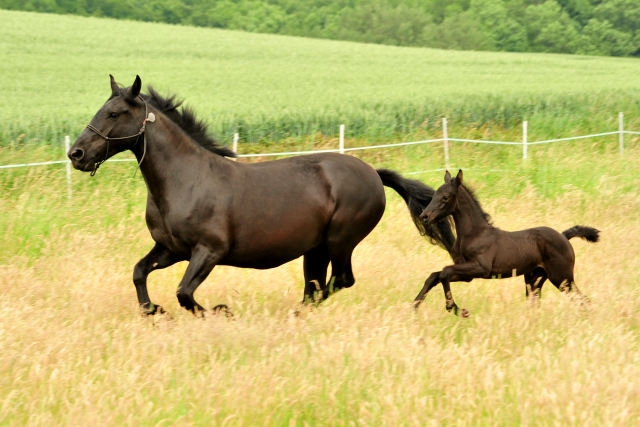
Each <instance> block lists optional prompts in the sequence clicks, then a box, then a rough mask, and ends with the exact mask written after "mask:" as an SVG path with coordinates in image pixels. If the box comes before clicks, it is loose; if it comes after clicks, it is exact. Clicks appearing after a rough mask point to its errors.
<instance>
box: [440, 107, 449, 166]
mask: <svg viewBox="0 0 640 427" xmlns="http://www.w3.org/2000/svg"><path fill="white" fill-rule="evenodd" d="M442 138H443V139H444V166H445V168H446V169H447V170H449V169H450V167H449V134H448V132H447V119H446V118H443V119H442Z"/></svg>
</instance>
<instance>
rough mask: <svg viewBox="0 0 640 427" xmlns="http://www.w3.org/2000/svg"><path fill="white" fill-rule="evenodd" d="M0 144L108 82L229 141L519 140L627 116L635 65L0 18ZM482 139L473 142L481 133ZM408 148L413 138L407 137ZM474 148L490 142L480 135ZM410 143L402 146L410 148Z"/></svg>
mask: <svg viewBox="0 0 640 427" xmlns="http://www.w3.org/2000/svg"><path fill="white" fill-rule="evenodd" d="M0 22H2V23H3V24H2V26H0V73H1V75H2V76H3V90H2V91H0V104H1V105H5V106H10V108H1V109H0V120H2V123H3V126H2V128H1V130H0V145H4V146H7V145H11V144H18V145H19V144H23V143H25V142H35V143H43V142H44V143H48V142H56V143H60V141H61V140H62V136H63V135H67V134H70V135H77V134H78V132H79V131H80V130H81V129H83V128H84V125H85V124H86V122H87V121H88V120H89V118H90V117H91V115H92V114H93V112H95V111H96V109H97V108H98V107H99V106H100V105H102V103H103V102H104V100H105V97H106V96H108V94H109V86H108V75H109V74H113V75H114V76H115V77H116V78H117V79H118V81H119V82H121V83H123V84H126V85H130V84H131V83H132V82H133V79H134V78H135V75H136V74H139V75H140V76H141V78H142V81H143V84H144V85H145V86H146V85H147V84H153V85H154V86H155V87H156V88H157V89H159V90H160V91H162V92H168V91H176V92H178V94H179V95H180V96H181V97H183V98H185V99H186V103H187V104H188V105H190V106H192V107H193V108H194V109H195V110H196V112H198V114H199V115H200V117H202V118H204V119H205V120H207V122H209V123H211V125H212V130H213V131H214V132H215V133H216V134H217V135H218V136H219V137H220V138H222V139H224V140H227V141H228V140H229V139H230V138H231V136H232V134H233V133H234V132H240V134H241V141H242V142H269V141H271V142H273V141H281V140H282V139H284V138H306V137H308V136H313V135H316V134H321V135H335V134H336V133H337V131H338V126H339V125H340V124H341V123H345V124H346V125H347V135H348V136H349V137H352V138H366V139H367V140H370V141H371V140H375V139H383V140H386V139H389V138H395V137H397V136H401V137H410V136H409V135H410V134H412V133H416V132H417V133H421V132H422V133H424V132H427V133H433V132H439V131H440V123H441V120H440V119H441V117H443V116H445V115H446V116H447V117H448V118H449V120H450V126H451V129H452V131H453V132H456V134H458V135H459V133H458V132H460V131H461V129H481V132H485V131H486V129H487V128H489V129H493V130H497V129H507V130H509V129H514V130H515V131H517V132H518V134H519V132H520V127H521V122H522V120H529V123H530V132H531V136H532V140H533V139H535V138H552V137H556V136H558V135H562V136H565V135H566V133H567V129H571V130H574V129H579V131H580V132H588V131H590V130H596V131H602V129H608V128H611V127H614V128H615V127H616V124H615V120H616V114H617V112H618V111H624V112H625V113H626V114H627V116H628V117H629V118H634V117H638V116H640V109H639V106H638V102H637V100H638V99H639V98H640V79H638V78H636V77H635V76H638V75H639V74H640V62H638V61H637V60H636V59H634V58H604V57H587V56H577V55H544V54H521V53H501V52H457V51H443V50H437V49H425V48H405V47H393V46H381V45H374V44H360V43H350V42H340V41H330V40H317V39H308V38H299V37H284V36H277V35H266V34H254V33H247V32H241V31H228V30H219V29H212V28H194V27H185V26H173V25H167V24H157V23H143V22H131V21H121V20H113V19H103V18H86V17H78V16H60V15H51V14H36V13H25V12H13V11H4V10H0ZM482 129H484V130H482ZM418 136H419V135H418ZM486 136H489V134H487V135H486ZM411 137H413V136H411Z"/></svg>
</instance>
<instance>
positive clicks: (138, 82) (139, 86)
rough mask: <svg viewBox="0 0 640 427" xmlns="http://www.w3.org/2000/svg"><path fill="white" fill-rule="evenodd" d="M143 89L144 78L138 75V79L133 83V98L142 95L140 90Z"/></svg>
mask: <svg viewBox="0 0 640 427" xmlns="http://www.w3.org/2000/svg"><path fill="white" fill-rule="evenodd" d="M141 89H142V80H140V76H136V80H135V81H134V82H133V85H131V98H134V99H135V98H136V97H137V96H138V95H140V90H141Z"/></svg>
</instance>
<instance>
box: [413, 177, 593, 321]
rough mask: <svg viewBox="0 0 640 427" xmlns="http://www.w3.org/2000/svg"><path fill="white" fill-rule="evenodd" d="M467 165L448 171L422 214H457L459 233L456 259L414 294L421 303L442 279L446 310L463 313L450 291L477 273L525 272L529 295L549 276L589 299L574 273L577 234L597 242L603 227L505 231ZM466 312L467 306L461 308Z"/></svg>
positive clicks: (433, 217)
mask: <svg viewBox="0 0 640 427" xmlns="http://www.w3.org/2000/svg"><path fill="white" fill-rule="evenodd" d="M462 180H463V177H462V170H460V172H458V176H456V177H455V178H452V177H451V174H449V172H448V171H447V172H446V174H445V177H444V182H445V184H444V185H442V186H441V187H440V188H438V190H437V191H436V193H435V194H434V196H433V198H432V199H431V203H429V205H428V206H427V207H426V208H425V210H424V211H423V212H422V214H421V215H420V217H421V218H422V219H423V220H424V221H425V222H426V223H428V224H433V223H434V222H437V221H440V220H442V219H443V218H445V217H447V216H448V215H452V216H453V220H454V222H455V225H456V234H457V238H456V241H455V243H454V245H453V248H452V250H451V255H452V257H453V262H454V265H449V266H447V267H445V268H444V269H443V270H442V271H437V272H435V273H432V274H431V275H430V276H429V278H427V280H426V281H425V283H424V286H423V288H422V290H421V291H420V293H419V294H418V296H417V297H416V299H415V302H414V304H415V306H416V307H418V305H420V303H421V302H422V300H424V298H425V297H426V296H427V293H428V292H429V291H430V290H431V289H432V288H433V287H434V286H436V285H437V284H438V283H442V287H443V288H444V295H445V299H446V302H447V310H448V311H451V310H453V311H454V312H455V314H458V306H457V305H456V303H455V302H454V301H453V297H452V296H451V287H450V285H449V283H450V282H470V281H471V280H473V279H475V278H481V279H489V278H497V279H501V278H506V277H513V276H520V275H524V280H525V284H526V294H527V297H528V298H530V299H532V300H534V301H535V300H537V299H538V298H539V297H540V292H541V290H542V285H543V284H544V282H545V281H546V280H547V279H549V281H551V283H553V284H554V285H555V287H556V288H558V289H559V290H560V291H561V292H564V293H567V294H570V295H573V296H575V297H576V298H577V299H579V300H581V301H582V302H588V301H589V300H588V298H587V297H585V296H584V295H583V294H582V293H581V292H580V290H579V289H578V287H577V286H576V285H575V282H574V279H573V267H574V264H575V253H574V252H573V247H572V246H571V243H569V239H571V238H573V237H581V238H583V239H585V240H587V241H589V242H597V241H598V238H599V231H598V230H596V229H595V228H591V227H583V226H580V225H577V226H575V227H571V228H570V229H568V230H566V231H564V232H563V233H562V234H561V233H558V232H557V231H555V230H553V229H551V228H549V227H536V228H530V229H527V230H521V231H513V232H509V231H503V230H500V229H499V228H495V227H493V226H492V225H491V222H490V217H489V215H488V214H487V213H485V212H484V211H483V210H482V208H481V207H480V203H478V201H477V200H476V198H475V197H474V196H473V193H471V192H470V191H469V190H468V189H467V188H466V187H465V186H464V185H463V184H462ZM462 314H463V315H467V312H466V310H463V311H462Z"/></svg>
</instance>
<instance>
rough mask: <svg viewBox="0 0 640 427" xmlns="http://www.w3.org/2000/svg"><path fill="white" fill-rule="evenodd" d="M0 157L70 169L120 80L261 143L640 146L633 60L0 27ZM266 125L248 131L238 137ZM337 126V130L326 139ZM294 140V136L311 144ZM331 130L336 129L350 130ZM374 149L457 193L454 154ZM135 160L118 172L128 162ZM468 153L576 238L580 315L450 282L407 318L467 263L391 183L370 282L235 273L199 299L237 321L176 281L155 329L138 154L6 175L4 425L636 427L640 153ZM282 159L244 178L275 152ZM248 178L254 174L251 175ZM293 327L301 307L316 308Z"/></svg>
mask: <svg viewBox="0 0 640 427" xmlns="http://www.w3.org/2000/svg"><path fill="white" fill-rule="evenodd" d="M0 22H2V26H0V47H1V48H0V59H1V60H0V70H2V71H1V75H2V76H3V79H4V81H3V86H2V90H0V101H1V104H0V105H1V106H2V107H1V108H0V165H2V164H11V163H23V162H36V161H46V160H54V159H60V158H62V157H63V155H64V153H63V150H62V147H61V142H62V136H63V135H65V134H71V135H75V134H77V133H78V131H79V130H80V129H81V128H82V126H83V124H84V123H86V122H87V121H88V120H89V119H90V117H91V116H92V115H93V113H94V112H95V110H97V109H98V108H99V106H100V105H102V103H103V102H104V100H105V99H106V97H107V95H108V89H107V84H108V80H107V77H108V76H107V75H108V73H112V74H114V75H115V76H116V77H117V78H118V79H119V80H120V81H121V82H123V83H126V84H130V82H129V80H132V79H133V78H134V77H135V74H140V75H141V77H142V79H143V83H149V82H150V83H154V84H155V85H156V86H157V87H158V88H159V89H161V90H175V91H177V92H179V93H180V94H181V95H182V96H184V97H186V98H187V100H188V104H189V105H191V106H193V107H194V108H195V109H196V111H198V112H199V113H200V115H201V116H202V117H203V118H205V119H206V120H207V121H209V122H210V123H211V124H212V127H213V129H214V130H215V131H216V133H218V135H220V136H221V138H224V139H227V138H228V137H229V135H230V134H231V133H232V132H233V131H236V130H240V131H241V133H242V132H244V133H243V139H242V141H241V148H240V151H241V152H263V151H273V152H277V151H280V150H294V149H299V150H302V149H310V148H313V149H321V148H329V147H332V148H335V147H336V146H337V140H336V138H335V134H336V133H337V132H336V129H337V125H338V124H339V123H342V122H345V123H347V125H348V128H347V129H348V136H349V137H348V139H347V141H346V145H347V146H359V145H367V144H373V143H376V142H377V141H380V140H383V141H388V142H394V141H395V142H399V141H406V140H409V139H417V138H425V139H426V138H437V137H440V135H441V128H440V124H439V120H440V118H441V114H443V112H444V113H449V114H448V117H450V118H452V119H451V120H450V122H449V134H450V136H456V137H461V138H471V139H492V140H496V139H497V140H510V141H517V140H520V139H521V127H520V124H521V120H523V119H524V120H529V126H530V140H536V139H538V140H539V139H545V138H549V137H556V136H557V137H564V136H571V135H580V134H585V133H592V132H601V131H605V130H615V129H617V112H618V111H624V112H625V114H626V128H627V129H632V130H640V114H638V113H640V111H638V110H640V108H639V105H638V102H637V99H638V97H637V96H636V95H638V94H640V91H639V90H638V89H639V87H640V80H639V79H637V78H636V77H637V75H638V70H639V69H640V68H639V66H638V65H639V64H640V63H638V62H637V61H636V60H633V59H612V58H591V57H579V56H561V55H537V54H504V53H475V52H452V51H448V52H444V51H438V50H429V49H412V48H394V47H389V46H377V45H358V44H354V43H346V42H331V41H322V40H305V39H300V38H292V37H277V36H268V35H260V34H249V33H241V32H230V31H217V30H212V29H201V28H200V29H198V28H186V27H177V26H170V25H162V24H148V23H139V22H125V21H114V20H103V19H92V18H79V17H72V16H54V15H38V14H28V13H20V12H8V11H0ZM240 125H242V126H244V127H242V126H240ZM322 126H326V127H325V128H323V127H322ZM296 129H297V130H296ZM332 129H333V130H332ZM354 155H357V156H359V157H361V158H362V159H363V160H365V161H367V162H369V163H371V164H372V165H374V166H376V167H389V168H393V169H395V170H398V171H400V172H402V173H407V174H408V173H415V174H412V175H410V176H411V177H412V178H416V179H420V180H422V181H423V182H425V183H427V184H429V185H432V186H438V185H439V184H440V183H441V182H442V177H443V173H442V172H423V171H430V170H433V169H438V168H441V167H442V166H443V153H442V146H441V144H440V143H438V144H424V145H420V146H409V147H402V148H391V149H381V150H368V151H360V152H355V153H354ZM127 156H128V155H127V154H122V155H119V156H118V157H119V158H125V157H127ZM521 157H522V152H521V147H519V146H499V145H482V144H480V145H474V144H468V143H452V144H451V166H452V168H454V169H455V168H458V167H462V168H464V169H465V179H466V180H467V182H468V183H469V184H470V185H471V187H473V188H475V189H476V190H477V195H478V196H479V198H480V200H481V201H482V202H483V205H484V207H485V209H486V210H487V211H489V212H490V213H491V214H493V217H494V220H495V224H496V225H497V226H499V227H501V228H503V229H507V230H516V229H522V228H528V227H532V226H537V225H548V226H551V227H554V228H556V229H558V230H560V231H562V230H564V229H566V228H568V227H570V226H572V225H575V224H584V225H588V226H593V227H596V228H598V229H600V230H601V231H602V241H601V242H599V243H596V244H587V243H586V242H584V241H581V240H573V241H572V243H573V246H574V248H575V251H576V258H577V261H576V271H575V276H576V281H577V285H578V287H579V288H580V289H581V290H582V291H583V292H584V293H585V294H586V295H587V296H588V297H589V298H590V299H591V301H592V303H591V305H590V306H589V307H588V308H587V309H580V308H579V307H577V306H575V305H574V304H572V303H571V302H570V301H568V300H567V299H566V298H564V297H563V296H562V295H561V294H560V293H559V292H558V291H557V290H556V289H555V288H554V287H553V286H552V285H551V284H549V283H547V284H545V288H544V290H543V295H542V300H541V304H540V306H539V307H537V308H535V307H531V306H530V305H529V304H528V303H527V302H526V301H525V297H524V294H525V287H524V281H523V280H522V278H510V279H505V280H501V281H495V280H476V281H474V282H472V283H470V284H466V283H462V284H458V283H454V284H452V291H453V296H454V299H455V300H456V302H457V304H458V305H459V306H460V307H461V308H463V307H464V308H467V309H468V310H470V312H471V317H470V318H468V319H459V318H457V317H455V316H453V315H451V314H449V313H447V312H446V311H445V302H444V295H443V293H442V290H441V289H442V288H441V287H436V288H435V289H434V290H433V291H432V292H431V293H430V294H429V295H428V297H427V299H426V301H425V303H424V304H423V305H422V306H421V308H420V310H418V311H414V310H413V309H412V308H411V307H410V304H409V303H410V302H411V301H412V300H413V298H414V297H415V295H416V294H417V293H418V291H419V290H420V288H421V286H422V283H423V281H424V279H425V278H426V277H427V276H428V274H429V273H430V272H432V271H437V270H440V269H441V268H442V267H443V266H444V265H446V264H447V263H449V262H450V261H449V260H448V258H447V256H446V255H445V253H444V252H443V251H442V250H440V249H438V248H435V247H432V246H430V245H428V244H427V243H426V242H425V241H424V239H422V238H421V237H420V236H419V235H418V233H417V231H416V230H415V228H414V226H413V223H412V222H411V219H410V218H409V215H408V213H407V209H406V207H405V205H404V204H403V202H402V201H401V199H400V198H399V197H398V196H397V195H396V194H395V193H393V192H392V191H387V196H388V207H387V210H386V212H385V215H384V217H383V219H382V221H381V223H380V224H379V225H378V227H376V229H375V230H374V231H373V232H372V233H371V235H370V236H369V237H367V239H365V240H364V241H363V243H362V244H361V245H360V246H359V247H358V248H357V249H356V251H355V254H354V273H355V276H356V284H355V286H354V287H352V288H350V289H347V290H344V291H342V292H339V293H337V294H336V295H334V296H332V297H331V298H330V299H329V300H328V301H327V302H326V303H325V304H322V305H321V306H319V307H315V308H311V307H306V308H302V307H301V306H300V305H299V301H300V300H301V299H302V291H303V286H304V283H303V276H302V261H301V260H300V259H299V260H296V261H293V262H291V263H288V264H286V265H284V266H282V267H280V268H277V269H273V270H267V271H256V270H245V269H235V268H230V267H217V268H215V269H214V271H213V272H212V274H211V275H210V276H209V278H208V279H207V280H206V281H205V282H204V283H203V284H202V285H201V286H200V288H199V289H198V291H197V292H196V298H197V299H198V301H200V302H201V303H202V304H203V305H205V306H206V307H212V306H214V305H216V304H220V303H225V304H228V305H229V307H230V308H231V309H232V311H233V312H234V314H235V317H234V318H233V320H227V319H226V318H223V317H216V316H208V317H207V318H206V319H205V320H199V319H196V318H194V317H193V316H192V315H191V314H189V313H187V312H186V311H184V310H183V309H181V308H180V307H179V306H178V302H177V299H176V298H175V289H176V287H177V284H178V282H179V280H180V278H181V276H182V274H183V273H184V271H185V269H186V263H180V264H177V265H175V266H173V267H171V268H168V269H166V270H161V271H157V272H154V273H152V274H151V275H150V277H149V292H150V295H151V298H152V300H153V301H154V302H156V303H158V304H160V305H162V306H163V307H165V308H166V309H167V310H168V311H169V312H170V314H171V316H172V319H170V318H169V317H157V318H142V317H140V316H139V314H138V308H137V299H136V296H135V290H134V287H133V283H132V272H133V266H134V265H135V263H136V262H137V261H138V260H139V259H140V258H141V257H142V256H144V255H145V254H146V253H147V251H148V250H149V249H150V248H151V247H152V240H151V238H150V236H149V233H148V232H147V230H146V226H145V223H144V206H145V198H146V188H145V185H144V183H143V181H142V178H141V177H140V175H138V176H137V177H136V178H133V176H132V175H133V171H134V168H135V164H134V163H125V162H112V163H106V164H105V165H103V167H101V168H100V170H99V172H98V173H97V175H96V176H95V177H93V178H91V177H89V175H88V174H83V173H80V172H77V171H73V172H72V181H73V198H72V199H71V200H69V199H68V198H67V188H66V173H65V169H64V165H52V166H41V167H30V168H17V169H0V295H1V296H2V298H0V425H12V426H13V425H29V426H57V425H61V426H62V425H64V426H84V425H96V426H113V425H126V426H172V425H177V426H210V425H215V426H253V425H255V426H260V425H278V426H280V425H284V426H316V425H317V426H333V425H340V426H342V425H344V426H402V425H404V426H425V425H428V426H440V425H442V426H475V425H491V426H492V425H504V426H511V425H513V426H538V425H542V426H546V425H549V426H559V425H560V426H565V425H566V426H602V425H608V426H629V425H640V314H639V313H640V275H639V274H638V271H639V270H640V255H638V254H639V253H640V193H639V192H638V188H639V187H640V162H638V159H639V158H640V138H637V137H633V136H630V135H629V136H626V137H625V152H624V155H622V156H621V155H620V154H619V153H618V142H617V136H615V135H611V136H607V137H602V138H595V139H589V140H581V141H576V142H560V143H553V144H546V145H538V146H531V147H529V158H528V159H527V160H526V161H523V160H522V158H521ZM265 160H268V158H261V159H260V158H259V159H251V160H246V161H265ZM240 161H245V160H244V159H243V160H240ZM296 313H297V314H296Z"/></svg>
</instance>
